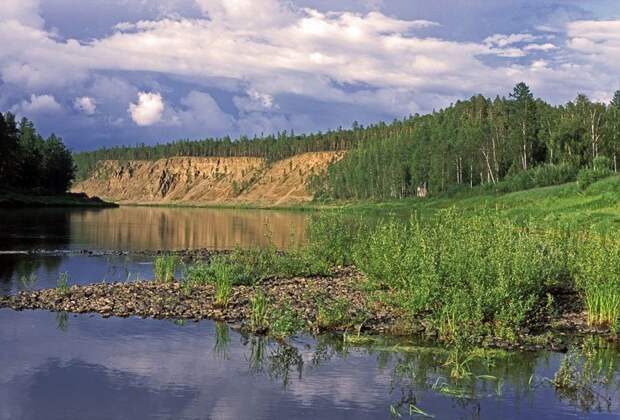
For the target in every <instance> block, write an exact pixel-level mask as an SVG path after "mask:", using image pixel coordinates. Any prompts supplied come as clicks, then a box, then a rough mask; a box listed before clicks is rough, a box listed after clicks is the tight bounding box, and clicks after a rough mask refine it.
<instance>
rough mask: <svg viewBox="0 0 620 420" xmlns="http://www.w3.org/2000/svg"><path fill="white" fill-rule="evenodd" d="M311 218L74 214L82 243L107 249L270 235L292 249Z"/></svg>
mask: <svg viewBox="0 0 620 420" xmlns="http://www.w3.org/2000/svg"><path fill="white" fill-rule="evenodd" d="M307 222H308V215H306V214H304V213H295V212H281V211H272V210H228V209H192V208H161V207H121V208H120V209H110V210H106V211H103V212H97V213H89V212H85V213H84V212H82V213H74V214H72V215H71V230H72V235H73V237H74V240H75V241H76V243H82V244H86V243H91V244H96V245H97V247H99V248H104V249H108V248H109V249H126V250H142V249H195V248H210V249H232V248H234V247H235V246H237V245H240V246H242V247H247V246H252V245H256V244H259V243H260V244H266V243H267V240H268V239H267V237H268V236H270V237H271V240H272V241H273V242H274V243H275V244H276V246H278V247H280V248H286V247H288V246H289V245H290V244H291V242H292V243H300V242H302V241H303V240H304V239H305V231H306V225H307ZM292 235H294V236H292Z"/></svg>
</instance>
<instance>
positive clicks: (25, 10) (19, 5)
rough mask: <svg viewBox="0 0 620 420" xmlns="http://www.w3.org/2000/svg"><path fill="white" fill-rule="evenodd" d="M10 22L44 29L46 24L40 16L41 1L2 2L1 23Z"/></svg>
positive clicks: (0, 9) (3, 0) (16, 0)
mask: <svg viewBox="0 0 620 420" xmlns="http://www.w3.org/2000/svg"><path fill="white" fill-rule="evenodd" d="M10 20H14V21H17V22H21V23H23V24H25V25H28V26H31V27H35V28H42V27H43V23H44V22H43V19H41V16H40V15H39V0H2V7H0V21H10Z"/></svg>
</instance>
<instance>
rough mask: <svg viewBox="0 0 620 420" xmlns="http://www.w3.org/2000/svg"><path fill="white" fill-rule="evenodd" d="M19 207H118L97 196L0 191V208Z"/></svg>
mask: <svg viewBox="0 0 620 420" xmlns="http://www.w3.org/2000/svg"><path fill="white" fill-rule="evenodd" d="M20 207H118V205H117V204H114V203H108V202H105V201H103V200H101V199H100V198H98V197H88V196H87V195H86V194H75V193H65V194H56V195H47V194H42V195H39V194H32V193H19V192H12V191H0V208H20Z"/></svg>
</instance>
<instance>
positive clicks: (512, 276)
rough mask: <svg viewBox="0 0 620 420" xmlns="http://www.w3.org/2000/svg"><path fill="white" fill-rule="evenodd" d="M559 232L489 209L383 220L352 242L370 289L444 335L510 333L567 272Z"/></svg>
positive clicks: (448, 336) (524, 323)
mask: <svg viewBox="0 0 620 420" xmlns="http://www.w3.org/2000/svg"><path fill="white" fill-rule="evenodd" d="M558 237H559V235H551V234H545V233H544V232H541V233H531V232H527V231H524V229H523V228H522V227H521V226H519V225H517V224H515V223H513V222H510V221H507V220H504V219H500V218H499V217H498V216H497V215H495V214H494V213H488V214H484V215H482V216H477V217H469V218H465V217H463V216H461V215H459V214H458V213H457V212H456V211H454V210H448V211H442V212H440V213H439V214H438V215H437V217H436V218H435V219H432V220H427V221H425V222H421V221H420V220H417V219H411V221H410V222H409V223H404V222H401V221H396V220H392V221H387V222H383V223H381V224H379V226H377V228H376V229H374V230H373V231H372V232H371V233H370V234H368V235H367V236H365V237H364V238H363V239H362V240H360V241H358V243H357V244H356V246H355V248H354V262H355V264H356V266H357V267H358V268H360V270H362V271H363V272H364V273H365V274H366V275H367V277H368V280H369V284H370V286H371V288H372V289H374V290H377V291H382V292H385V291H388V292H389V293H390V294H391V295H392V297H393V299H395V302H396V303H397V304H399V305H400V306H402V307H404V308H406V309H407V310H409V311H410V312H411V313H412V314H418V315H419V314H423V315H424V316H425V317H427V318H428V319H430V320H431V321H433V322H434V325H435V327H436V328H437V330H438V331H439V332H440V333H441V334H442V335H443V336H444V337H445V338H450V337H453V336H454V335H455V334H459V333H464V332H468V333H476V334H478V333H485V331H483V329H491V330H492V332H493V333H495V334H508V335H512V334H514V333H515V332H516V331H517V330H518V329H519V328H521V327H523V326H525V325H526V324H527V321H528V319H529V317H530V315H531V314H532V312H533V311H534V310H535V309H536V308H538V307H539V306H540V305H541V302H542V299H543V298H544V297H545V296H546V290H547V288H548V287H549V286H550V285H551V284H552V283H553V281H554V280H555V279H556V277H557V276H558V275H560V274H562V275H564V273H566V271H567V268H566V258H564V256H563V255H562V253H563V252H568V251H567V250H564V249H563V248H561V247H560V246H559V239H558Z"/></svg>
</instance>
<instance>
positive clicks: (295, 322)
mask: <svg viewBox="0 0 620 420" xmlns="http://www.w3.org/2000/svg"><path fill="white" fill-rule="evenodd" d="M303 327H304V321H303V319H302V318H301V317H300V316H299V314H298V313H297V312H296V311H295V310H294V309H293V307H292V306H291V304H290V303H284V304H282V305H280V306H279V307H276V308H273V309H272V310H271V314H270V315H269V330H270V332H271V333H272V334H273V335H274V336H276V337H287V336H290V335H293V334H295V333H296V332H297V331H300V330H301V329H302V328H303Z"/></svg>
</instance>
